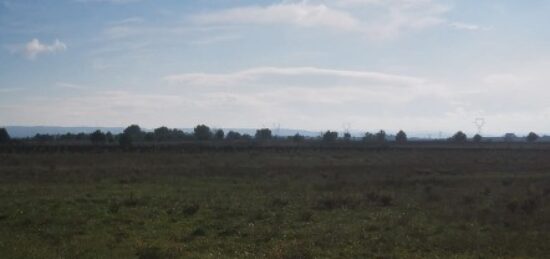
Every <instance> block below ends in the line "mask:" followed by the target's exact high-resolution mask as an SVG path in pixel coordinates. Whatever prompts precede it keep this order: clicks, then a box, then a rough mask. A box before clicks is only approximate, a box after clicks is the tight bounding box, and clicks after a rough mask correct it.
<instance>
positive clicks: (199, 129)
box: [193, 124, 212, 140]
mask: <svg viewBox="0 0 550 259" xmlns="http://www.w3.org/2000/svg"><path fill="white" fill-rule="evenodd" d="M193 133H194V135H195V138H197V139H198V140H209V139H211V138H212V132H211V131H210V127H208V126H206V125H204V124H201V125H197V126H196V127H195V128H194V129H193Z"/></svg>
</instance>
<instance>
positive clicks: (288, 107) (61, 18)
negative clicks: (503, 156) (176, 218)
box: [0, 0, 550, 134]
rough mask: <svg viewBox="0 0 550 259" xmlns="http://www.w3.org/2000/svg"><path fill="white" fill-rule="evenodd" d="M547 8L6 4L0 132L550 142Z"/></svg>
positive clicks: (361, 0) (338, 0) (374, 1)
mask: <svg viewBox="0 0 550 259" xmlns="http://www.w3.org/2000/svg"><path fill="white" fill-rule="evenodd" d="M548 13H550V2H549V1H543V0H533V1H528V2H526V1H517V0H499V1H497V0H485V1H474V0H454V1H453V0H441V1H440V0H333V1H323V0H309V1H290V0H286V1H226V0H218V1H210V0H200V1H175V0H171V1H169V0H166V1H163V0H155V1H153V0H57V1H53V0H52V1H38V0H35V1H30V0H0V125H60V126H126V125H128V124H131V123H139V124H140V125H142V126H144V127H149V128H152V127H158V126H161V125H166V126H169V127H190V126H193V125H196V124H198V123H207V124H209V125H212V126H217V127H251V128H257V127H271V126H273V125H281V127H284V128H301V129H309V130H323V129H335V130H341V129H342V127H343V125H351V128H352V129H353V130H377V129H381V128H383V129H387V130H388V131H395V130H399V129H404V130H406V131H432V132H439V131H443V132H454V131H456V130H464V131H466V132H474V131H476V128H475V125H474V123H473V122H474V120H475V119H476V118H478V117H483V118H485V120H486V125H485V127H484V132H486V133H487V134H501V133H504V132H518V133H524V132H528V131H531V130H533V131H536V132H539V133H550V102H548V101H547V100H548V98H549V97H550V88H549V86H550V74H549V73H548V71H550V30H548V29H547V28H546V27H547V25H548V24H549V23H550V18H549V17H548V15H547V14H548Z"/></svg>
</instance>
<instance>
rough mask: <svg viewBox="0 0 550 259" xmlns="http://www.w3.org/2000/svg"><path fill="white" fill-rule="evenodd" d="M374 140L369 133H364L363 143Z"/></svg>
mask: <svg viewBox="0 0 550 259" xmlns="http://www.w3.org/2000/svg"><path fill="white" fill-rule="evenodd" d="M375 140H376V137H375V136H374V134H372V133H370V132H367V133H365V136H364V137H363V141H365V142H374V141H375Z"/></svg>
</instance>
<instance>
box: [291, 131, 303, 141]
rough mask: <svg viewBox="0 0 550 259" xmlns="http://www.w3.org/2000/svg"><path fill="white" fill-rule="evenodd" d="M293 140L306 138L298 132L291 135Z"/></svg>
mask: <svg viewBox="0 0 550 259" xmlns="http://www.w3.org/2000/svg"><path fill="white" fill-rule="evenodd" d="M291 138H292V141H294V142H302V141H304V140H305V137H304V136H302V135H300V133H296V134H295V135H294V136H292V137H291Z"/></svg>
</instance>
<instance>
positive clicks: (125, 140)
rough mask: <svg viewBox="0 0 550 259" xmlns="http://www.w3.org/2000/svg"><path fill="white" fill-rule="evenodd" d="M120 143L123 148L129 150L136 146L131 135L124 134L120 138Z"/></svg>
mask: <svg viewBox="0 0 550 259" xmlns="http://www.w3.org/2000/svg"><path fill="white" fill-rule="evenodd" d="M118 143H119V145H120V146H121V147H123V148H129V147H131V146H132V145H133V144H134V141H133V139H132V136H130V134H129V133H122V134H120V136H119V138H118Z"/></svg>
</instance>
